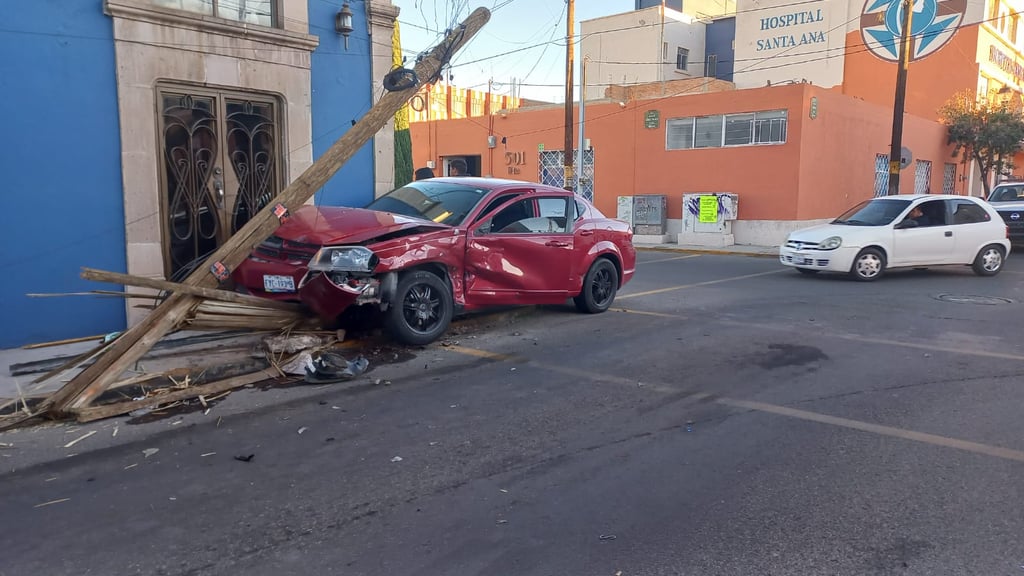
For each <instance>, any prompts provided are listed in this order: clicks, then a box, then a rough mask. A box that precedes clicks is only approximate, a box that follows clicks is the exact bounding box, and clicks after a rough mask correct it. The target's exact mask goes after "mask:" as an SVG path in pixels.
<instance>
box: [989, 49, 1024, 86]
mask: <svg viewBox="0 0 1024 576" xmlns="http://www.w3.org/2000/svg"><path fill="white" fill-rule="evenodd" d="M988 59H989V61H990V62H992V63H993V64H995V65H996V66H998V67H999V69H1000V70H1002V71H1003V72H1006V73H1007V74H1009V75H1010V76H1013V79H1014V80H1015V81H1016V82H1017V84H1020V83H1021V82H1022V80H1024V65H1022V64H1021V63H1020V62H1017V60H1016V59H1015V58H1014V57H1013V56H1010V55H1009V54H1007V53H1006V52H1003V51H1002V50H1000V49H999V48H996V47H995V46H989V47H988Z"/></svg>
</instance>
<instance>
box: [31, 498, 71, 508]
mask: <svg viewBox="0 0 1024 576" xmlns="http://www.w3.org/2000/svg"><path fill="white" fill-rule="evenodd" d="M69 500H71V498H61V499H60V500H50V501H49V502H43V503H42V504H36V505H35V506H33V508H42V507H43V506H51V505H53V504H60V503H62V502H67V501H69Z"/></svg>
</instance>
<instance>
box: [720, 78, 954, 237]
mask: <svg viewBox="0 0 1024 576" xmlns="http://www.w3.org/2000/svg"><path fill="white" fill-rule="evenodd" d="M811 97H815V98H817V99H818V116H817V118H816V119H814V120H811V119H810V117H809V112H810V99H811ZM803 104H804V110H803V114H802V115H803V117H804V118H805V119H806V120H805V121H804V122H803V130H802V132H801V134H802V138H801V141H800V148H801V152H802V156H801V166H800V199H799V203H798V208H797V218H798V219H800V220H811V219H817V218H828V217H831V216H835V215H837V214H839V213H841V212H842V211H843V210H845V209H846V208H849V207H850V206H853V205H854V204H856V203H857V202H860V201H862V200H866V199H868V198H870V197H871V196H872V195H873V194H874V190H875V172H874V166H875V156H876V155H877V154H888V153H889V145H890V142H891V139H892V104H890V105H889V106H888V107H886V106H883V105H879V104H873V103H871V102H865V101H862V100H856V99H853V98H848V97H845V96H843V95H841V94H838V93H836V92H834V91H831V90H825V89H820V88H815V87H808V90H807V98H806V99H805V101H804V103H803ZM903 132H904V134H903V145H904V146H905V147H907V148H909V149H910V150H911V152H912V153H913V156H914V159H915V160H918V159H919V160H929V161H931V163H932V172H931V180H930V189H931V192H932V193H934V194H937V193H940V192H941V191H942V178H943V167H944V164H945V163H947V162H950V163H952V162H956V163H957V172H958V173H959V171H960V170H961V169H962V167H961V166H960V165H959V160H956V159H953V157H952V153H953V149H952V147H950V146H947V145H946V129H945V127H944V126H942V125H941V124H939V123H937V122H934V121H930V120H926V119H924V118H920V117H917V116H910V115H907V116H906V117H905V118H904V128H903ZM914 170H915V165H914V164H913V163H912V164H911V165H910V166H909V167H907V168H906V169H905V170H903V172H902V173H901V174H900V190H901V191H902V192H904V193H911V192H913V191H914ZM742 208H743V206H742V199H741V200H740V209H741V210H742Z"/></svg>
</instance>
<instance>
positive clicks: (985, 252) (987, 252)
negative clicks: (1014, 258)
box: [972, 244, 1006, 276]
mask: <svg viewBox="0 0 1024 576" xmlns="http://www.w3.org/2000/svg"><path fill="white" fill-rule="evenodd" d="M1005 260H1006V254H1005V252H1004V251H1003V247H1002V246H999V245H998V244H989V245H988V246H985V247H984V248H982V249H981V251H980V252H978V255H977V256H976V257H975V258H974V264H973V266H972V268H974V273H975V274H977V275H978V276H995V275H996V274H999V271H1000V270H1002V269H1003V262H1005Z"/></svg>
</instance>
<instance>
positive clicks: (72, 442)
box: [64, 430, 96, 448]
mask: <svg viewBox="0 0 1024 576" xmlns="http://www.w3.org/2000/svg"><path fill="white" fill-rule="evenodd" d="M95 433H96V431H95V430H93V431H92V432H86V433H85V434H82V435H81V436H79V437H78V438H75V439H74V440H72V441H71V442H68V443H67V444H65V445H64V447H65V448H71V447H72V446H74V445H75V444H78V443H79V442H81V441H82V440H85V439H86V438H88V437H89V436H92V435H93V434H95Z"/></svg>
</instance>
